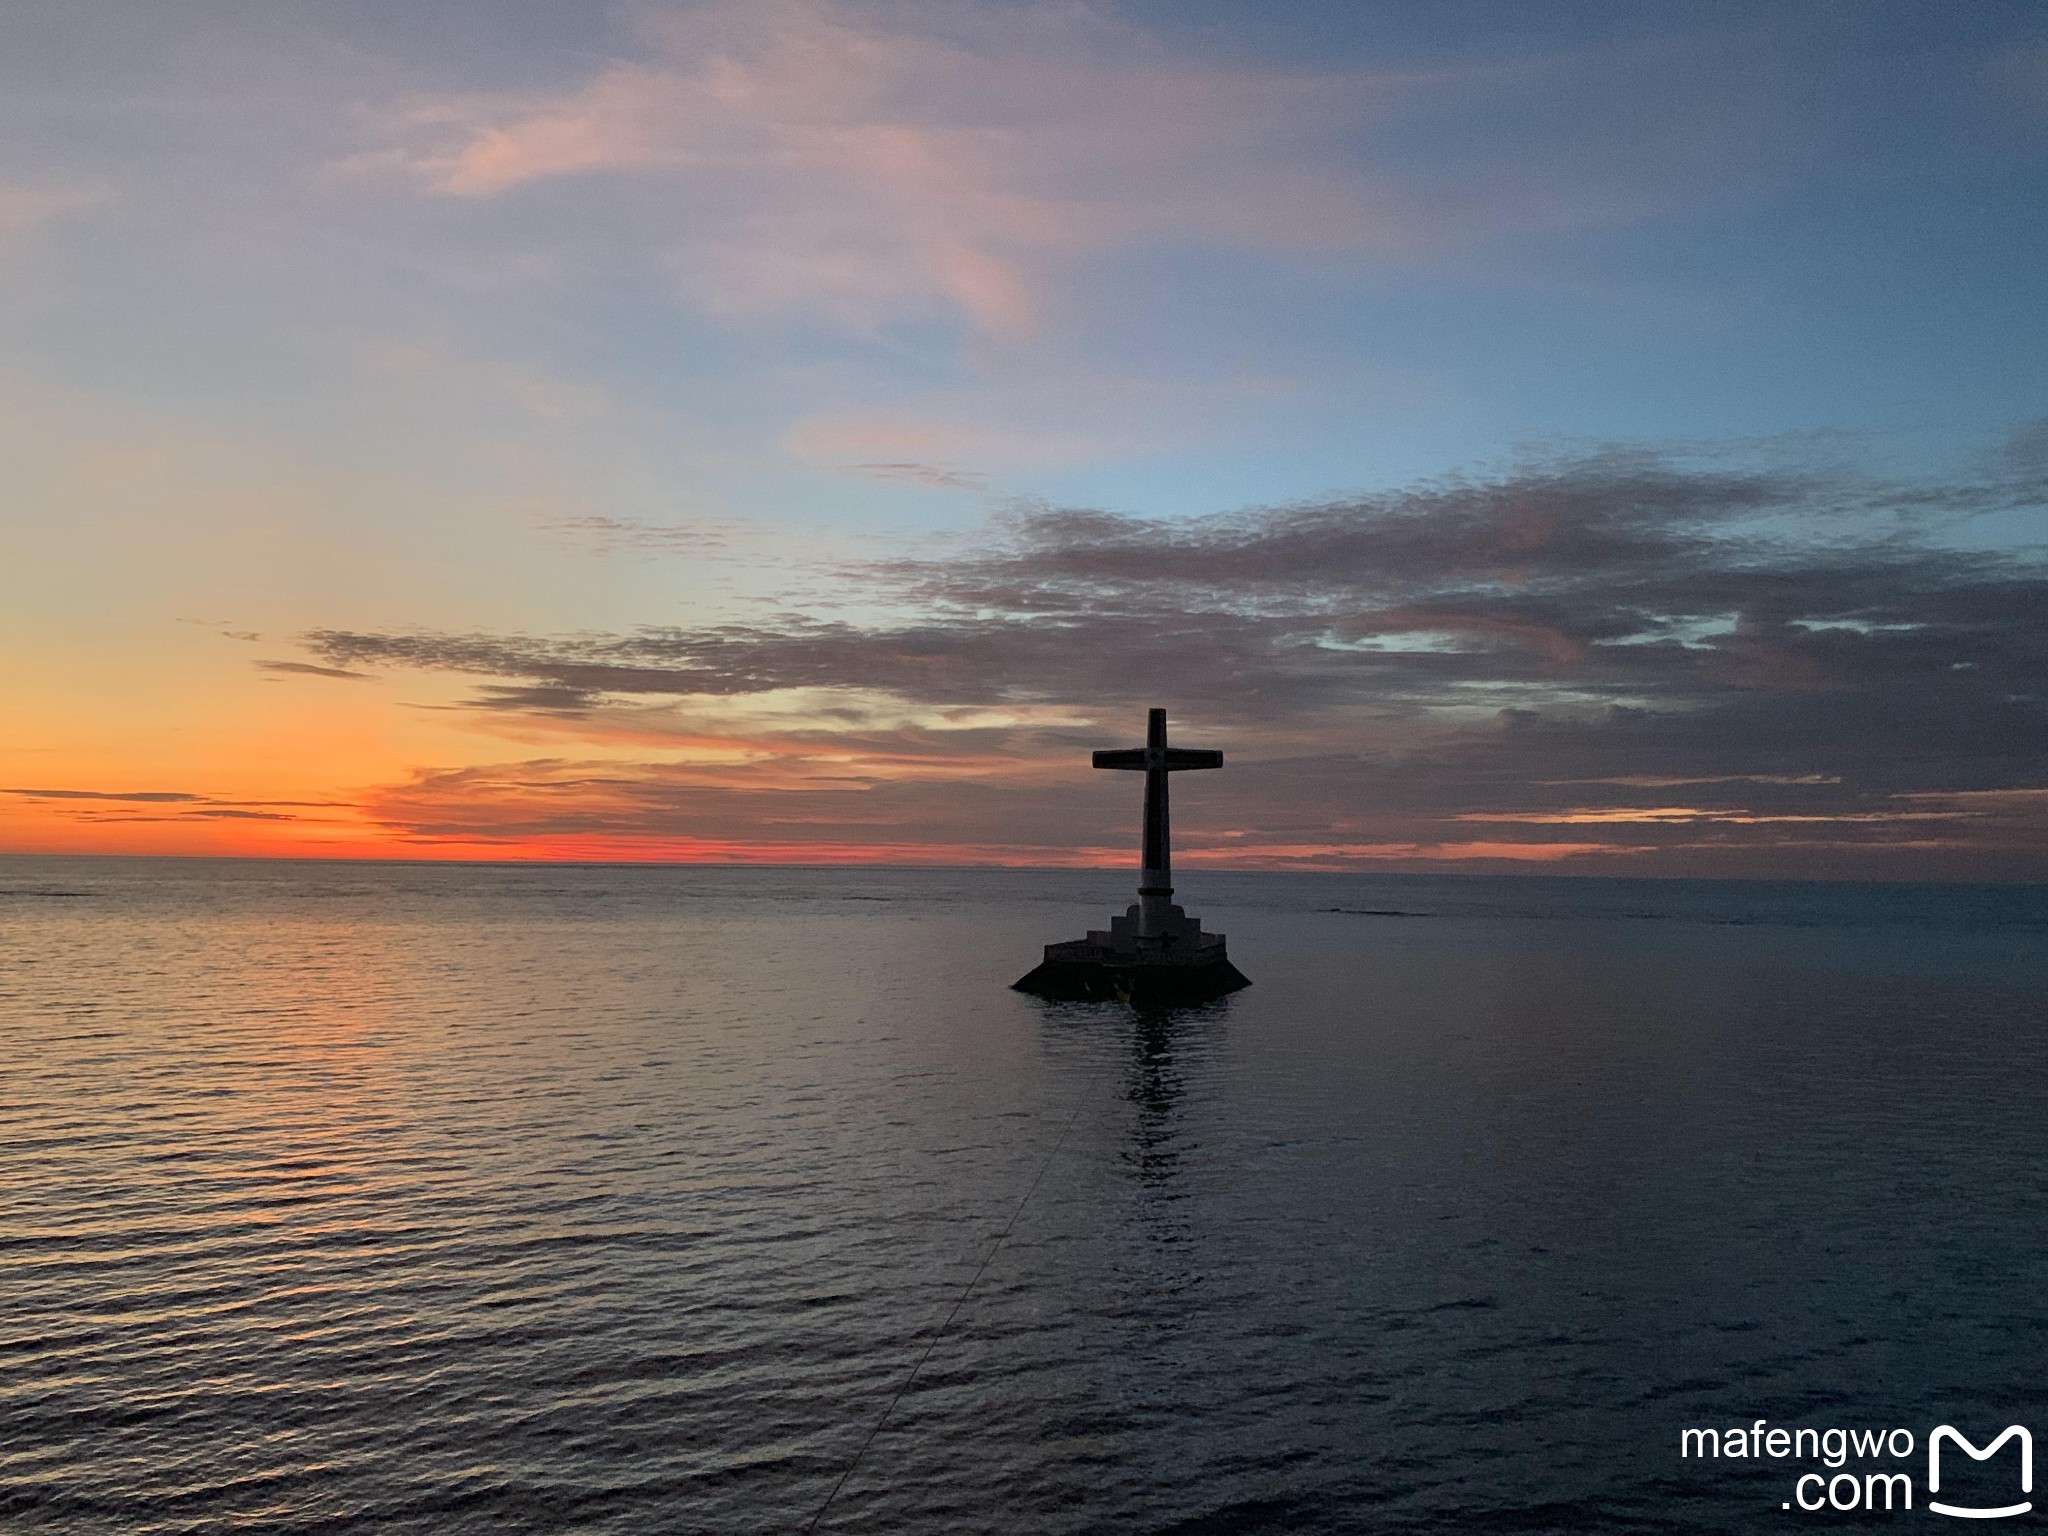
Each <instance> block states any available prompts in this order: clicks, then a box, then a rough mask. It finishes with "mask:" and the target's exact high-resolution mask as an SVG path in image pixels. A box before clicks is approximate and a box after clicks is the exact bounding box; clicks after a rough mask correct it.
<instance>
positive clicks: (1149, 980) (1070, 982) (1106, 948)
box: [1012, 709, 1251, 1007]
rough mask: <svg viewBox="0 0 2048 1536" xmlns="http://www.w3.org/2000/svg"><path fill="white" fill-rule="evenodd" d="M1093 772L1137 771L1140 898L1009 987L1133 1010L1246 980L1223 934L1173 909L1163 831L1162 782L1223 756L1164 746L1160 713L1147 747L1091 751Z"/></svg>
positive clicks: (1167, 835)
mask: <svg viewBox="0 0 2048 1536" xmlns="http://www.w3.org/2000/svg"><path fill="white" fill-rule="evenodd" d="M1095 766H1096V767H1097V768H1123V769H1132V770H1142V771H1143V772H1144V775H1145V833H1144V853H1143V863H1142V872H1141V874H1140V876H1139V881H1138V899H1137V901H1135V902H1133V903H1132V904H1131V906H1130V907H1129V909H1128V910H1126V911H1125V912H1124V914H1123V915H1122V916H1121V917H1112V918H1111V919H1110V920H1109V927H1108V928H1107V929H1106V930H1104V929H1100V928H1097V929H1092V930H1090V932H1089V934H1088V937H1086V938H1085V939H1070V940H1068V941H1067V942H1065V943H1062V944H1048V945H1046V946H1045V959H1044V960H1043V961H1041V962H1040V963H1039V964H1038V965H1037V966H1035V967H1034V968H1033V969H1032V970H1031V971H1030V972H1029V973H1028V974H1027V975H1025V976H1023V977H1021V978H1020V979H1019V980H1017V981H1016V982H1014V983H1012V985H1013V986H1015V988H1016V989H1017V990H1018V991H1019V992H1031V993H1035V994H1036V995H1037V996H1039V997H1048V998H1055V999H1059V1000H1061V1001H1068V1002H1116V1001H1122V1002H1127V1003H1133V1004H1136V1005H1137V1006H1139V1007H1147V1006H1153V1005H1163V1004H1172V1003H1199V1002H1205V1001H1207V1000H1208V999H1210V998H1212V997H1221V996H1223V995H1224V994H1225V993H1226V992H1235V991H1236V990H1237V989H1238V988H1239V987H1248V986H1250V985H1251V981H1250V980H1249V978H1247V977H1246V976H1245V974H1244V973H1243V972H1242V971H1240V970H1238V968H1237V967H1236V966H1234V965H1232V964H1231V963H1230V957H1229V955H1228V954H1226V953H1225V951H1224V946H1223V935H1222V934H1220V933H1204V932H1203V931H1202V924H1201V920H1200V919H1199V918H1193V917H1189V916H1188V915H1187V913H1185V912H1183V911H1182V910H1181V909H1180V908H1179V907H1177V906H1175V905H1174V903H1173V869H1172V836H1171V831H1170V828H1169V827H1168V824H1167V803H1166V782H1167V781H1166V776H1167V775H1168V774H1169V773H1177V772H1181V771H1183V770H1187V769H1195V768H1221V767H1222V766H1223V754H1222V753H1221V752H1207V751H1196V750H1190V749H1187V748H1180V747H1169V746H1168V745H1167V744H1166V711H1165V710H1163V709H1155V710H1153V711H1152V712H1151V715H1150V717H1149V719H1148V720H1147V722H1146V731H1145V745H1144V746H1142V747H1135V748H1132V749H1130V750H1128V751H1115V752H1097V753H1096V754H1095Z"/></svg>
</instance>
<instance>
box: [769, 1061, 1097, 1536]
mask: <svg viewBox="0 0 2048 1536" xmlns="http://www.w3.org/2000/svg"><path fill="white" fill-rule="evenodd" d="M1087 1102H1088V1100H1087V1089H1086V1088H1085V1087H1084V1088H1083V1089H1082V1090H1081V1092H1080V1093H1078V1094H1076V1095H1075V1096H1074V1112H1073V1113H1072V1114H1071V1115H1069V1116H1067V1123H1066V1124H1065V1125H1063V1126H1061V1127H1060V1133H1059V1136H1058V1137H1057V1138H1056V1139H1055V1140H1054V1141H1053V1144H1052V1150H1051V1151H1050V1152H1048V1153H1046V1154H1045V1161H1044V1162H1042V1163H1040V1164H1039V1165H1038V1173H1037V1175H1036V1176H1035V1177H1034V1178H1033V1179H1032V1180H1031V1187H1030V1188H1029V1189H1027V1190H1025V1191H1024V1198H1023V1199H1021V1200H1019V1201H1018V1202H1017V1209H1015V1210H1014V1211H1012V1212H1010V1219H1009V1220H1008V1221H1007V1222H1005V1223H1004V1224H1003V1230H1002V1231H1000V1232H998V1233H997V1234H996V1240H995V1241H994V1242H993V1243H991V1244H990V1245H989V1250H988V1252H987V1253H986V1254H984V1255H982V1260H981V1265H980V1267H979V1268H978V1269H976V1270H975V1271H974V1274H973V1277H972V1278H970V1279H969V1280H968V1282H967V1284H966V1286H965V1287H964V1288H962V1290H961V1292H960V1294H959V1295H958V1296H956V1297H955V1298H954V1299H953V1310H952V1311H950V1312H948V1313H947V1314H946V1320H945V1321H944V1322H943V1323H940V1324H939V1326H938V1331H937V1332H935V1333H933V1335H932V1336H931V1342H930V1343H928V1344H926V1345H925V1347H924V1353H923V1354H921V1355H919V1356H918V1357H917V1364H916V1365H914V1366H912V1367H911V1368H910V1374H909V1375H908V1376H906V1377H905V1378H904V1379H903V1385H902V1386H900V1387H898V1388H897V1389H896V1395H895V1396H894V1397H892V1398H890V1399H889V1406H888V1407H886V1408H884V1409H883V1410H882V1416H881V1417H880V1418H879V1419H877V1420H875V1427H874V1428H873V1429H871V1430H869V1431H868V1437H867V1439H865V1440H863V1441H861V1443H860V1449H859V1450H857V1451H855V1452H854V1453H853V1460H851V1461H849V1462H848V1463H847V1464H846V1470H845V1471H844V1472H842V1473H840V1474H839V1481H838V1482H836V1483H834V1484H833V1485H832V1491H831V1492H830V1493H828V1494H826V1495H825V1502H824V1503H822V1504H820V1505H819V1506H818V1512H817V1513H816V1514H815V1515H813V1516H811V1523H810V1524H809V1525H807V1526H805V1527H804V1530H805V1532H806V1533H807V1536H808V1533H809V1532H811V1531H815V1530H816V1529H817V1528H818V1522H819V1521H820V1520H822V1519H824V1518H825V1511H826V1510H828V1509H830V1508H831V1507H832V1504H833V1501H834V1500H836V1499H837V1498H838V1497H839V1490H840V1489H842V1488H844V1487H845V1486H846V1480H847V1479H848V1478H850V1477H852V1476H853V1473H854V1469H855V1468H856V1467H858V1466H859V1465H860V1464H861V1458H862V1457H864V1456H866V1455H867V1453H868V1447H869V1446H871V1445H873V1444H874V1443H875V1440H876V1438H877V1437H878V1436H879V1435H880V1434H881V1433H882V1430H883V1429H884V1428H885V1427H887V1425H888V1423H889V1420H890V1419H892V1418H894V1417H895V1414H896V1405H897V1404H898V1403H900V1402H902V1401H903V1398H904V1394H906V1393H907V1392H909V1391H910V1389H911V1388H912V1387H913V1386H915V1385H916V1384H917V1378H918V1376H919V1375H920V1374H921V1373H922V1372H923V1370H924V1368H925V1365H926V1364H927V1363H928V1362H929V1361H930V1360H931V1357H932V1351H933V1350H935V1349H937V1348H938V1347H939V1340H941V1339H943V1338H944V1337H945V1336H946V1334H947V1332H948V1330H950V1329H951V1328H952V1326H953V1319H954V1318H956V1317H958V1316H959V1315H960V1309H961V1308H962V1307H964V1306H966V1305H967V1298H968V1297H969V1296H972V1295H973V1294H974V1288H975V1287H976V1286H977V1285H979V1284H981V1277H982V1276H983V1275H985V1274H987V1273H988V1267H989V1265H990V1264H992V1263H993V1262H995V1256H996V1254H997V1253H998V1252H1000V1251H1001V1249H1002V1246H1003V1244H1004V1243H1006V1242H1008V1241H1009V1239H1010V1233H1011V1231H1012V1230H1013V1229H1014V1228H1015V1227H1016V1225H1017V1218H1018V1217H1020V1216H1022V1215H1023V1214H1024V1207H1025V1206H1027V1205H1029V1204H1030V1203H1031V1197H1032V1196H1033V1195H1035V1194H1037V1193H1038V1186H1039V1185H1040V1184H1042V1183H1044V1182H1045V1175H1046V1170H1048V1169H1049V1168H1051V1167H1052V1160H1053V1159H1054V1158H1056V1157H1058V1156H1059V1155H1060V1148H1061V1147H1063V1146H1065V1145H1066V1142H1067V1132H1069V1131H1071V1130H1072V1129H1073V1128H1074V1122H1075V1121H1076V1120H1078V1119H1080V1118H1081V1110H1082V1108H1083V1106H1085V1105H1086V1104H1087Z"/></svg>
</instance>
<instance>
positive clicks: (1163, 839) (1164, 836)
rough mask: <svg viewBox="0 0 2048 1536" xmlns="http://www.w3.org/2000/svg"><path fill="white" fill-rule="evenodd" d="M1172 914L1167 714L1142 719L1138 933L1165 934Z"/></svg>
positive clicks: (1161, 710)
mask: <svg viewBox="0 0 2048 1536" xmlns="http://www.w3.org/2000/svg"><path fill="white" fill-rule="evenodd" d="M1172 913H1173V829H1172V826H1171V825H1170V823H1169V822H1168V819H1167V809H1166V711H1165V710H1163V709H1155V710H1153V711H1151V712H1150V713H1149V714H1148V715H1147V716H1146V717H1145V839H1144V853H1143V855H1142V856H1141V859H1140V862H1139V866H1138V932H1139V933H1141V934H1143V935H1144V936H1145V937H1147V938H1157V937H1158V936H1159V935H1161V934H1163V933H1165V932H1166V931H1167V929H1168V927H1169V925H1170V921H1171V917H1172Z"/></svg>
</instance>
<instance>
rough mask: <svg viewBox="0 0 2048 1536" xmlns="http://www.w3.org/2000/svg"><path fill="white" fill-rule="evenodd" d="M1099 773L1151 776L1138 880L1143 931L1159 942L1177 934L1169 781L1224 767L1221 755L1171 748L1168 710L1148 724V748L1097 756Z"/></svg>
mask: <svg viewBox="0 0 2048 1536" xmlns="http://www.w3.org/2000/svg"><path fill="white" fill-rule="evenodd" d="M1095 766H1096V767H1098V768H1130V769H1142V770H1144V774H1145V852H1144V859H1143V863H1142V865H1141V871H1142V872H1141V873H1140V875H1139V877H1138V902H1139V907H1140V911H1139V916H1138V932H1139V933H1141V934H1143V935H1144V936H1146V937H1147V938H1157V937H1159V936H1161V935H1163V934H1165V933H1167V932H1169V931H1171V923H1172V912H1173V833H1172V829H1171V827H1170V826H1169V825H1168V824H1167V814H1166V776H1167V775H1168V774H1169V773H1179V772H1181V771H1183V770H1184V769H1189V768H1221V767H1222V766H1223V754H1222V753H1221V752H1207V751H1201V750H1198V749H1195V748H1191V747H1169V746H1168V745H1167V744H1166V711H1165V710H1163V709H1155V710H1153V711H1152V712H1151V713H1150V714H1149V715H1148V716H1147V717H1146V720H1145V745H1144V746H1142V747H1129V748H1123V749H1119V750H1117V751H1113V752H1098V753H1096V754H1095Z"/></svg>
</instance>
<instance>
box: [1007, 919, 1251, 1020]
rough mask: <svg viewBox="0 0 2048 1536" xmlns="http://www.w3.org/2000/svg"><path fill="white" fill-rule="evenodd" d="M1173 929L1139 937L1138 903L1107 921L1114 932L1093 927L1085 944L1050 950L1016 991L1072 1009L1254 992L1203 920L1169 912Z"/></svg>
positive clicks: (1050, 946) (1071, 942) (1048, 947)
mask: <svg viewBox="0 0 2048 1536" xmlns="http://www.w3.org/2000/svg"><path fill="white" fill-rule="evenodd" d="M1169 912H1170V914H1171V915H1170V918H1169V922H1170V923H1171V924H1172V927H1171V929H1170V931H1168V932H1166V933H1163V934H1158V935H1145V934H1141V933H1140V932H1139V931H1138V928H1139V923H1140V914H1141V909H1140V908H1139V906H1138V905H1137V904H1136V903H1133V904H1132V905H1131V908H1130V910H1129V911H1127V912H1125V913H1124V914H1123V916H1121V917H1113V918H1111V919H1110V920H1109V931H1108V932H1104V931H1102V930H1101V929H1093V930H1091V931H1090V932H1089V934H1088V937H1087V938H1085V939H1069V940H1067V941H1066V942H1065V943H1063V944H1048V945H1046V946H1045V958H1044V959H1043V960H1041V961H1040V962H1039V963H1038V964H1037V965H1036V966H1035V967H1033V968H1032V970H1031V971H1030V972H1029V973H1028V974H1026V975H1024V976H1022V977H1020V978H1019V979H1018V980H1016V981H1015V982H1012V983H1011V985H1012V986H1013V987H1015V988H1016V990H1017V991H1019V992H1030V993H1033V994H1035V995H1037V996H1039V997H1046V998H1052V999H1055V1000H1057V1001H1060V1002H1074V1003H1111V1002H1121V1003H1130V1004H1133V1005H1134V1006H1137V1007H1141V1008H1142V1007H1148V1006H1152V1005H1155V1004H1166V1003H1203V1002H1207V1001H1208V1000H1209V999H1211V998H1214V997H1222V996H1223V995H1225V994H1226V993H1230V992H1235V991H1237V989H1238V988H1240V987H1248V986H1250V985H1251V980H1250V978H1249V977H1247V976H1246V975H1245V974H1244V972H1242V971H1240V970H1239V969H1238V968H1237V967H1236V966H1234V965H1232V964H1231V963H1230V956H1229V955H1228V954H1227V953H1226V952H1225V950H1224V946H1223V935H1222V934H1220V933H1204V932H1202V924H1201V920H1200V919H1198V918H1192V917H1189V916H1188V915H1187V914H1186V913H1185V912H1183V911H1181V909H1180V908H1179V907H1171V908H1169Z"/></svg>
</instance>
